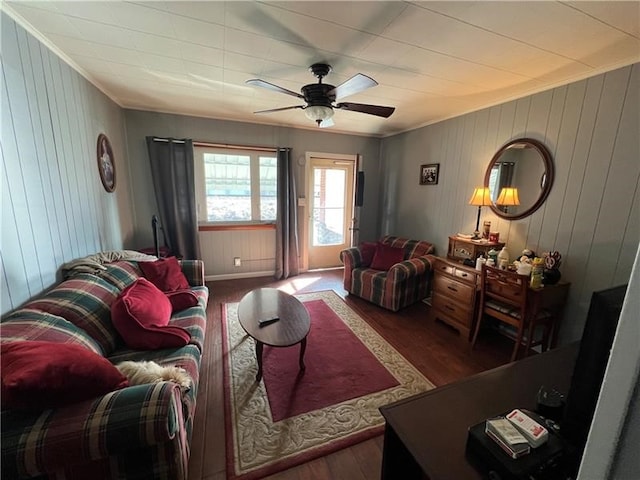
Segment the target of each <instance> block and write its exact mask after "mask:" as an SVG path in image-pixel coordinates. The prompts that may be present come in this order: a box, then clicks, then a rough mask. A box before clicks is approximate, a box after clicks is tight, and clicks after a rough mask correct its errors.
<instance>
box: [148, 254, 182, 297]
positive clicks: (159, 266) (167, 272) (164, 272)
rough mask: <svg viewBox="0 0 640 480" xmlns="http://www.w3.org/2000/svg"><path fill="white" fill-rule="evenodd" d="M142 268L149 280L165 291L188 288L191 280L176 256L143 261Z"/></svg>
mask: <svg viewBox="0 0 640 480" xmlns="http://www.w3.org/2000/svg"><path fill="white" fill-rule="evenodd" d="M139 265H140V269H141V270H142V272H143V273H144V276H145V278H146V279H147V280H149V281H150V282H151V283H153V284H154V285H155V286H156V287H158V288H159V289H160V290H162V291H163V292H174V291H176V290H186V289H188V288H189V282H188V281H187V277H185V275H184V273H182V268H181V267H180V264H179V263H178V259H177V258H176V257H169V258H162V259H160V260H157V261H155V262H141V263H140V264H139Z"/></svg>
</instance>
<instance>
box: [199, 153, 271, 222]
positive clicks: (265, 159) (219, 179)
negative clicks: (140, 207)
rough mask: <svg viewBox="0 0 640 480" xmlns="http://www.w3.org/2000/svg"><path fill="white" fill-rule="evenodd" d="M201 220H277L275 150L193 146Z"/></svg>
mask: <svg viewBox="0 0 640 480" xmlns="http://www.w3.org/2000/svg"><path fill="white" fill-rule="evenodd" d="M193 150H194V158H195V162H196V165H195V170H196V175H195V177H196V192H197V203H198V221H199V223H236V222H243V223H260V222H263V223H264V222H266V223H271V222H275V220H276V205H277V203H276V198H277V197H276V196H277V192H278V189H277V168H276V167H277V164H278V163H277V158H276V154H275V152H265V151H251V150H236V149H223V148H210V147H194V149H193Z"/></svg>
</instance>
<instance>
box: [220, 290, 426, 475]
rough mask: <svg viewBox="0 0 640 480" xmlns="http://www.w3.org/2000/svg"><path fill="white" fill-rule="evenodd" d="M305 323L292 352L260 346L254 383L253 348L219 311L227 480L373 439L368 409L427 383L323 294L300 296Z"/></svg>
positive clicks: (373, 413)
mask: <svg viewBox="0 0 640 480" xmlns="http://www.w3.org/2000/svg"><path fill="white" fill-rule="evenodd" d="M296 297H297V298H298V299H299V300H300V301H301V302H303V304H304V305H305V307H306V308H307V310H308V311H309V314H310V317H311V330H310V332H309V336H308V337H307V349H306V353H305V357H304V358H305V365H306V370H305V371H304V372H303V373H302V372H300V371H299V367H298V356H299V352H300V350H299V349H300V346H299V345H296V346H293V347H288V348H271V347H268V346H265V348H264V354H263V359H264V360H263V379H262V381H261V382H260V383H256V381H255V376H256V373H257V368H258V367H257V363H256V358H255V343H254V340H253V339H252V338H250V337H248V336H247V335H246V333H245V332H244V330H243V329H242V327H241V325H240V323H239V321H238V317H237V307H238V304H237V303H231V304H226V305H222V308H223V312H222V313H223V314H222V323H223V325H222V329H223V334H224V335H223V337H224V338H223V342H222V343H223V359H224V388H225V395H224V398H225V426H226V448H227V452H226V453H227V478H228V479H234V480H235V479H242V480H250V479H256V478H261V477H264V476H266V475H270V474H273V473H276V472H278V471H281V470H285V469H287V468H290V467H292V466H294V465H298V464H300V463H304V462H307V461H309V460H312V459H314V458H317V457H320V456H323V455H327V454H328V453H331V452H334V451H336V450H339V449H342V448H345V447H348V446H350V445H353V444H355V443H358V442H361V441H364V440H367V439H369V438H371V437H373V436H376V435H379V434H380V433H382V431H383V427H384V419H383V418H382V415H381V414H380V412H379V410H378V408H379V407H380V406H382V405H386V404H388V403H391V402H395V401H397V400H400V399H402V398H406V397H408V396H411V395H414V394H417V393H420V392H423V391H426V390H429V389H431V388H433V384H432V383H431V382H429V381H428V380H427V379H426V378H425V377H424V376H422V374H420V372H418V371H417V370H416V369H415V368H414V367H413V366H412V365H411V364H410V363H409V362H407V361H406V360H405V359H404V357H402V355H400V354H399V353H398V352H397V351H396V350H395V349H394V348H393V347H392V346H391V345H389V344H388V343H387V342H386V341H385V340H384V339H383V338H382V337H381V336H380V335H379V334H378V333H376V332H375V331H374V330H373V329H372V328H371V327H370V326H369V325H368V324H367V323H366V322H365V321H364V320H363V319H362V318H361V317H360V316H359V315H358V314H357V313H356V312H354V311H353V310H351V309H350V308H349V306H348V305H347V304H346V303H345V302H344V301H343V300H342V299H341V298H340V297H339V296H338V295H337V294H336V293H335V292H333V291H323V292H316V293H308V294H300V295H296Z"/></svg>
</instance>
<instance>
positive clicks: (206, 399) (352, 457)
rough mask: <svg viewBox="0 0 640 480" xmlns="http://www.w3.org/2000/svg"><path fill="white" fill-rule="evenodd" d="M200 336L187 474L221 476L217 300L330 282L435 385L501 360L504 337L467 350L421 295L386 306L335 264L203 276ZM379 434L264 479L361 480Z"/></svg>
mask: <svg viewBox="0 0 640 480" xmlns="http://www.w3.org/2000/svg"><path fill="white" fill-rule="evenodd" d="M207 285H208V287H209V289H210V298H209V305H208V307H207V317H208V320H207V321H208V326H207V336H206V344H205V352H204V354H203V358H202V365H201V369H200V384H199V389H200V390H199V392H198V403H197V408H196V418H195V424H194V430H193V441H192V449H191V460H190V464H189V478H190V479H192V480H214V479H215V480H223V479H225V478H226V474H225V433H224V407H223V393H222V391H223V387H222V363H221V359H222V343H221V323H220V322H221V306H222V304H224V303H229V302H238V301H239V300H240V299H241V298H242V296H243V295H244V294H245V293H247V292H249V291H251V290H252V289H254V288H258V287H265V286H270V287H278V288H282V289H284V290H285V291H287V292H288V293H302V292H312V291H319V290H334V291H336V292H337V293H338V294H339V295H340V296H342V297H343V298H344V299H345V301H346V302H347V303H348V304H349V305H350V306H351V307H352V308H353V309H354V310H356V311H357V312H358V313H359V314H360V315H361V316H362V317H363V318H364V319H365V320H366V321H367V322H368V323H369V324H370V325H371V326H372V327H373V328H374V329H376V331H377V332H378V333H380V334H381V335H382V336H383V337H384V338H385V339H386V340H387V341H388V342H389V343H390V344H391V345H393V346H394V347H395V348H396V349H397V350H398V351H399V352H400V353H401V354H402V355H404V357H405V358H407V360H409V361H410V362H411V363H412V364H413V365H414V366H415V367H416V368H418V369H419V370H420V371H421V372H422V374H423V375H424V376H425V377H427V378H428V379H429V380H431V382H432V383H434V384H435V385H436V386H441V385H445V384H448V383H451V382H455V381H456V380H459V379H462V378H465V377H467V376H469V375H473V374H475V373H478V372H482V371H484V370H487V369H490V368H494V367H496V366H499V365H502V364H504V363H507V362H508V360H509V356H510V353H511V348H512V344H511V343H510V342H509V341H508V340H506V339H504V338H503V337H500V336H498V335H492V334H491V333H487V334H484V335H483V336H482V338H480V339H479V340H478V344H477V345H476V348H475V349H474V350H471V348H470V344H469V343H468V342H467V340H466V339H465V338H461V337H460V335H458V333H457V332H456V331H455V330H453V329H452V328H450V327H449V326H447V325H445V324H444V323H441V322H440V321H436V320H434V319H433V318H432V315H430V312H429V307H428V306H427V305H425V304H424V303H421V302H420V303H417V304H414V305H412V306H409V307H407V308H405V309H403V310H401V311H400V312H397V313H393V312H390V311H387V310H384V309H382V308H380V307H377V306H375V305H373V304H371V303H369V302H367V301H365V300H362V299H360V298H358V297H354V296H351V295H348V294H347V293H346V291H345V290H344V289H343V287H342V269H338V270H325V271H322V272H309V273H305V274H303V275H300V276H297V277H293V278H291V279H288V280H285V281H274V280H273V279H272V278H271V277H262V278H251V279H239V280H223V281H216V282H208V283H207ZM382 443H383V442H382V436H379V437H376V438H374V439H371V440H368V441H366V442H363V443H360V444H357V445H354V446H352V447H350V448H346V449H344V450H341V451H338V452H335V453H333V454H331V455H328V456H326V457H322V458H319V459H316V460H314V461H311V462H308V463H305V464H303V465H300V466H298V467H294V468H291V469H289V470H286V471H284V472H281V473H278V474H275V475H271V476H270V477H267V478H269V479H272V480H276V479H279V480H302V479H308V480H310V479H313V480H322V479H327V480H329V479H330V480H339V479H345V480H363V479H367V480H368V479H377V478H379V476H380V466H381V461H382Z"/></svg>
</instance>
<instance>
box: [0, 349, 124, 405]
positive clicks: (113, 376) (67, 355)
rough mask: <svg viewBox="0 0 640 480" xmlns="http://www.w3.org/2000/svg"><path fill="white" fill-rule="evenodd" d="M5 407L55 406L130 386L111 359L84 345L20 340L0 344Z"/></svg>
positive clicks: (3, 402) (3, 403)
mask: <svg viewBox="0 0 640 480" xmlns="http://www.w3.org/2000/svg"><path fill="white" fill-rule="evenodd" d="M0 360H1V368H2V392H1V394H2V397H1V398H2V408H15V409H39V410H44V409H47V408H55V407H59V406H63V405H69V404H72V403H75V402H81V401H83V400H90V399H92V398H96V397H99V396H101V395H104V394H106V393H109V392H111V391H113V390H118V389H120V388H124V387H127V386H129V382H128V381H127V378H126V377H125V376H124V375H122V374H121V373H120V371H119V370H118V369H117V368H116V367H114V366H113V365H112V364H111V362H109V360H107V359H106V358H104V357H101V356H100V355H98V354H97V353H95V352H93V351H91V350H89V349H88V348H85V347H82V346H80V345H74V344H70V343H53V342H40V341H18V342H10V343H3V344H2V345H1V346H0Z"/></svg>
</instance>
